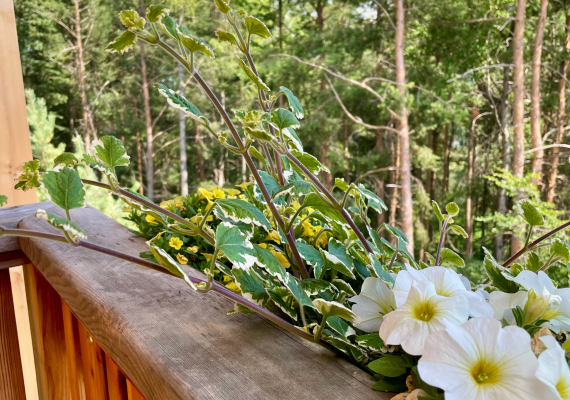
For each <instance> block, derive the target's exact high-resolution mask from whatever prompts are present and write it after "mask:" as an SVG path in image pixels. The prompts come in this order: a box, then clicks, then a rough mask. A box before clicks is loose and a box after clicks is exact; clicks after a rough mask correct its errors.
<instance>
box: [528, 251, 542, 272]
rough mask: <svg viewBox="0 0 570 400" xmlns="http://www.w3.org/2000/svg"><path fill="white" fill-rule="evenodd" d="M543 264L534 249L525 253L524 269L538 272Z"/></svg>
mask: <svg viewBox="0 0 570 400" xmlns="http://www.w3.org/2000/svg"><path fill="white" fill-rule="evenodd" d="M543 265H544V264H543V263H542V262H541V261H540V257H539V256H538V254H537V253H535V252H534V251H531V252H529V253H527V261H526V269H528V270H529V271H532V272H538V270H539V269H540V268H542V266H543Z"/></svg>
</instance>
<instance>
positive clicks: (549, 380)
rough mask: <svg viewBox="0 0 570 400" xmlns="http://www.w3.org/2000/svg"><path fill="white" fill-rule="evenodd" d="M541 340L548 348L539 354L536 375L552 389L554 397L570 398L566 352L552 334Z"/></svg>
mask: <svg viewBox="0 0 570 400" xmlns="http://www.w3.org/2000/svg"><path fill="white" fill-rule="evenodd" d="M540 340H542V342H543V343H544V344H545V345H546V348H547V349H546V350H545V351H543V352H542V353H541V354H540V356H538V370H537V371H536V377H537V378H538V379H540V380H541V381H542V382H543V383H544V384H545V385H546V386H547V387H548V389H550V391H551V392H552V394H553V395H554V397H553V398H555V399H559V400H570V369H569V368H568V364H567V363H566V357H565V352H564V350H563V349H562V348H561V347H560V345H559V344H558V342H557V341H556V339H555V338H554V337H552V336H542V337H541V338H540Z"/></svg>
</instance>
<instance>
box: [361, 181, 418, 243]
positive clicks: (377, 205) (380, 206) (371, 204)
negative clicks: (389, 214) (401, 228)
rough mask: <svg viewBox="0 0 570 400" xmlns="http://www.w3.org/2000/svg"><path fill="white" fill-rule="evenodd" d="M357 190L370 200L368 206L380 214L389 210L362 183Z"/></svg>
mask: <svg viewBox="0 0 570 400" xmlns="http://www.w3.org/2000/svg"><path fill="white" fill-rule="evenodd" d="M357 189H358V191H359V192H360V193H362V196H364V198H366V200H368V206H369V207H371V208H372V209H374V210H375V211H376V212H377V213H378V214H382V209H384V210H388V207H386V204H384V202H383V201H382V199H381V198H380V197H378V196H377V195H376V194H375V193H373V192H371V191H370V190H368V189H366V188H365V187H364V185H363V184H362V183H360V184H359V185H358V187H357ZM402 235H403V233H402ZM406 243H407V241H406Z"/></svg>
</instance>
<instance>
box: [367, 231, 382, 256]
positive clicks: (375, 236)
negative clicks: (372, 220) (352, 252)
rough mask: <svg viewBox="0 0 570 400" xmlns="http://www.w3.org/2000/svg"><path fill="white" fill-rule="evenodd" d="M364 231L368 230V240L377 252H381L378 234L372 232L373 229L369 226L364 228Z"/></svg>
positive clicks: (380, 240)
mask: <svg viewBox="0 0 570 400" xmlns="http://www.w3.org/2000/svg"><path fill="white" fill-rule="evenodd" d="M366 229H368V234H369V235H370V238H371V239H372V242H373V243H374V246H376V248H377V249H378V250H379V251H383V250H382V248H383V247H384V246H382V239H380V236H378V233H376V231H375V230H374V228H372V227H370V226H368V225H367V226H366Z"/></svg>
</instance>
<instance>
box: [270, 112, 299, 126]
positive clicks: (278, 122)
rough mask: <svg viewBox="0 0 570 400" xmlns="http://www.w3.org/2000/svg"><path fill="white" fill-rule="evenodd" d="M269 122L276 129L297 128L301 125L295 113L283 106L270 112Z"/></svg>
mask: <svg viewBox="0 0 570 400" xmlns="http://www.w3.org/2000/svg"><path fill="white" fill-rule="evenodd" d="M271 123H272V124H273V125H274V126H275V127H276V128H278V129H285V128H298V127H299V126H301V123H300V122H299V121H298V120H297V118H296V117H295V114H293V113H292V112H291V111H289V110H285V109H284V108H278V109H277V110H275V111H273V112H271Z"/></svg>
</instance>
